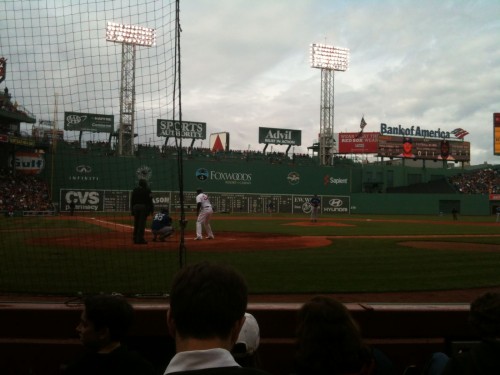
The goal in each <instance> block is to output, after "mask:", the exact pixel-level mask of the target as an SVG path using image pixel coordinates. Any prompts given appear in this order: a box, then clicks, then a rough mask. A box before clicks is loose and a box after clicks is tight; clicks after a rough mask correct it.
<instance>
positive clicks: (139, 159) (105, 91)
mask: <svg viewBox="0 0 500 375" xmlns="http://www.w3.org/2000/svg"><path fill="white" fill-rule="evenodd" d="M178 6H179V4H178V2H176V1H175V0H170V1H166V0H157V1H155V0H144V1H140V0H139V1H137V0H134V1H132V0H68V1H66V0H64V1H61V0H44V1H19V0H4V1H2V2H0V13H1V14H2V17H1V19H2V20H1V21H0V24H1V25H2V27H1V30H2V35H1V39H0V40H1V43H0V57H3V58H4V59H5V60H4V63H3V76H4V80H3V82H1V83H0V89H1V90H2V100H1V103H2V109H1V111H0V120H1V121H0V122H1V129H0V134H1V135H2V142H3V143H0V157H1V165H0V170H1V173H0V185H1V186H0V187H1V189H0V190H1V192H2V193H1V196H0V204H1V207H0V211H1V212H2V214H3V216H5V220H4V224H2V229H1V230H2V232H3V233H2V238H1V239H0V243H1V249H0V252H1V258H2V262H1V265H0V271H1V272H0V290H1V291H3V292H4V293H38V294H74V293H77V292H81V293H93V292H120V293H124V294H162V293H165V291H166V288H167V285H166V280H169V279H170V276H169V275H170V274H171V272H172V271H173V270H175V269H176V268H177V267H178V264H179V262H178V253H177V249H178V248H179V235H178V232H175V233H174V235H172V236H171V237H170V238H167V241H165V242H161V243H159V242H158V243H151V244H149V245H147V246H146V247H145V248H144V247H140V246H138V245H134V244H133V241H132V218H131V207H130V204H129V202H130V193H131V191H132V189H133V188H134V187H135V186H136V185H137V182H138V180H139V179H140V178H144V179H146V180H147V181H148V183H149V185H150V186H151V189H152V190H153V194H154V201H155V207H156V211H158V210H160V209H161V208H169V209H170V210H171V211H172V212H171V215H172V216H173V219H174V226H175V225H176V222H178V220H177V219H179V207H180V205H179V204H177V205H176V206H175V208H174V206H173V202H172V200H173V196H175V193H174V192H175V191H178V186H179V184H178V182H179V178H178V168H177V161H176V154H177V151H176V150H177V148H176V145H175V139H171V140H168V139H167V138H165V137H161V136H158V135H157V122H158V120H160V119H168V120H176V119H179V91H178V89H176V87H178V80H177V79H176V77H177V76H178V73H177V66H178V61H179V60H178V49H177V48H176V45H178V44H176V43H178V38H177V36H176V35H177V34H176V30H177V29H178V28H177V25H178V22H177V21H178V19H177V17H178V13H179V12H178ZM109 23H114V24H121V25H129V26H130V25H132V26H138V27H142V28H147V29H149V30H150V31H153V32H154V33H155V36H156V40H155V43H154V44H153V45H151V46H145V45H142V44H141V43H139V42H138V41H137V39H136V40H135V41H130V42H128V43H122V40H121V39H118V40H111V39H110V38H109V37H107V33H106V31H107V29H109V27H110V24H109ZM134 30H135V32H136V33H139V34H140V32H142V29H140V28H136V29H134ZM151 219H152V216H150V217H149V220H148V224H147V225H148V227H147V230H146V236H147V239H148V240H149V241H151V240H152V234H151V233H150V232H149V226H150V224H151ZM2 220H3V219H2Z"/></svg>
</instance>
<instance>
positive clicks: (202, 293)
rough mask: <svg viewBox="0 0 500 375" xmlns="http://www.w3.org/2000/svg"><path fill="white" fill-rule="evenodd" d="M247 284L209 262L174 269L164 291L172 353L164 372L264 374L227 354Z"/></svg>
mask: <svg viewBox="0 0 500 375" xmlns="http://www.w3.org/2000/svg"><path fill="white" fill-rule="evenodd" d="M247 294H248V290H247V285H246V282H245V280H244V279H243V277H242V276H241V275H240V274H239V273H238V272H236V271H235V270H234V269H232V268H230V267H227V266H223V265H217V264H214V263H209V262H202V263H197V264H194V265H191V266H187V267H185V268H183V269H182V270H180V271H179V272H178V273H177V274H176V276H175V278H174V280H173V283H172V286H171V290H170V308H169V310H168V312H167V324H168V329H169V332H170V334H171V335H172V336H173V337H174V338H175V344H176V353H177V354H176V355H175V356H174V357H173V358H172V360H171V361H170V363H169V365H168V366H167V369H166V370H165V375H167V374H172V375H173V374H179V375H180V374H183V375H188V374H192V375H194V374H197V375H208V374H214V375H215V374H227V375H232V374H240V375H259V374H260V375H264V374H267V373H265V372H263V371H261V370H258V369H255V368H245V367H241V366H240V365H239V364H238V363H237V362H236V361H235V359H234V357H233V356H232V355H231V349H232V348H233V347H234V344H235V343H236V340H237V339H238V335H239V333H240V330H241V327H242V326H243V323H244V322H245V311H246V308H247V298H248V296H247Z"/></svg>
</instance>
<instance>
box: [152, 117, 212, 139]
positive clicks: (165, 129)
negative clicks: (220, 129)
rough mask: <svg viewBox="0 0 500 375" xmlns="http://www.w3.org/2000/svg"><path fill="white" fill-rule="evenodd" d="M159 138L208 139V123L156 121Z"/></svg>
mask: <svg viewBox="0 0 500 375" xmlns="http://www.w3.org/2000/svg"><path fill="white" fill-rule="evenodd" d="M156 135H157V136H158V137H178V138H193V139H206V138H207V123H206V122H193V121H182V123H181V122H180V121H174V120H161V119H159V120H156Z"/></svg>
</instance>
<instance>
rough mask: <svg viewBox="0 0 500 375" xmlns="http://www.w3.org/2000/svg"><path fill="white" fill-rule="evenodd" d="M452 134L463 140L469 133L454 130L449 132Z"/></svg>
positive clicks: (463, 130) (458, 129) (459, 129)
mask: <svg viewBox="0 0 500 375" xmlns="http://www.w3.org/2000/svg"><path fill="white" fill-rule="evenodd" d="M451 133H452V134H455V137H457V138H460V139H463V138H464V137H465V136H466V135H467V134H469V132H468V131H467V130H465V129H462V128H456V129H454V130H452V131H451Z"/></svg>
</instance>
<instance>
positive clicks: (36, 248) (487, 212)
mask: <svg viewBox="0 0 500 375" xmlns="http://www.w3.org/2000/svg"><path fill="white" fill-rule="evenodd" d="M49 3H50V2H49ZM69 3H72V4H71V5H69ZM77 3H78V2H68V5H66V4H65V5H64V6H62V8H61V9H60V10H61V12H62V13H63V16H62V17H57V16H55V15H54V13H57V12H56V10H55V9H45V8H40V9H31V10H30V12H17V10H19V9H17V8H16V6H15V4H17V2H16V1H11V0H8V1H6V2H5V4H3V5H1V7H2V11H3V12H4V13H5V14H7V16H8V18H9V19H12V20H14V21H16V22H17V24H18V26H19V29H18V30H16V33H19V35H18V36H17V35H16V34H12V35H16V36H15V37H12V38H10V39H9V40H7V39H6V41H5V43H2V46H1V49H0V57H1V59H0V88H1V91H0V103H1V109H0V188H1V191H0V214H1V218H0V220H1V222H2V225H1V227H0V232H1V237H0V244H1V246H0V254H1V259H2V260H1V263H0V316H1V319H0V324H1V329H0V332H2V333H1V334H0V347H1V350H0V352H1V353H2V354H0V372H2V373H7V374H10V373H12V374H14V373H15V374H58V373H62V370H61V369H62V368H63V367H64V364H66V363H67V362H68V361H69V359H70V358H71V357H73V356H74V355H76V354H77V353H78V352H79V351H80V350H81V348H80V343H79V340H78V336H77V334H76V332H75V330H74V327H75V325H76V322H77V321H78V317H79V314H80V312H81V308H82V299H83V298H84V297H85V296H88V295H92V294H99V293H106V294H119V295H123V296H125V297H126V298H127V299H129V300H130V301H132V302H133V304H134V307H135V308H136V310H137V323H136V325H137V326H136V328H135V329H134V330H133V332H132V333H131V337H130V342H129V345H131V346H133V347H135V348H136V349H137V350H139V351H141V352H143V353H145V355H146V356H148V357H149V359H150V360H151V362H152V363H154V364H155V366H157V368H158V369H164V368H165V365H166V363H168V358H169V357H168V356H169V355H170V353H172V350H173V343H172V338H171V337H169V334H168V331H167V328H166V325H165V314H166V310H167V309H168V303H169V288H170V283H171V279H172V277H173V275H174V274H175V273H176V272H177V271H178V270H179V269H180V268H182V267H184V266H185V265H187V264H192V263H195V262H198V261H203V260H209V261H213V262H219V263H224V264H229V265H231V266H233V267H234V268H236V269H237V270H238V271H239V272H241V273H242V275H243V276H244V278H245V279H246V281H247V283H248V288H249V305H248V310H249V311H250V312H252V314H254V315H255V317H256V318H257V320H258V321H259V324H260V329H261V345H260V348H259V350H260V356H261V362H262V367H263V368H264V369H265V370H266V371H269V372H270V373H273V374H290V373H291V371H292V369H291V367H290V366H291V365H292V363H291V362H290V360H289V358H290V356H291V355H293V348H294V346H293V344H294V341H293V337H294V332H295V331H294V322H295V314H296V312H297V310H298V308H299V307H300V305H301V304H302V303H304V302H306V301H307V300H309V299H310V298H311V297H312V296H314V295H318V294H320V295H328V296H332V297H334V298H335V299H337V300H339V301H341V302H342V303H344V304H345V305H346V306H347V307H348V309H349V310H350V311H351V313H352V314H353V316H354V317H355V318H356V320H357V321H358V322H359V324H360V326H361V329H362V332H363V335H364V336H365V337H366V339H367V341H368V342H369V343H371V344H373V345H378V346H379V347H381V348H382V349H383V350H384V352H386V353H387V354H388V355H389V356H390V357H391V359H392V360H393V362H394V364H395V368H396V373H403V372H404V371H405V369H407V368H408V366H415V368H421V367H422V366H423V364H424V363H425V360H426V358H428V357H429V356H430V355H431V354H432V353H433V352H436V351H444V352H449V353H452V352H453V351H456V350H459V349H460V348H463V347H464V345H465V344H464V343H469V344H470V343H473V342H475V341H477V337H476V336H474V333H473V332H471V330H470V329H469V328H468V326H467V314H468V311H469V310H468V309H469V303H470V302H471V301H472V300H473V299H474V298H476V297H477V296H479V295H480V294H482V293H484V292H487V291H493V292H495V291H498V290H499V287H500V272H499V271H500V219H499V217H500V166H497V165H490V164H482V165H477V166H475V165H471V163H470V159H471V158H470V155H471V149H473V148H474V144H472V143H470V142H468V141H467V140H466V138H465V137H466V135H467V132H466V131H465V130H463V129H425V128H420V127H417V128H415V127H414V126H408V127H405V126H401V125H399V127H393V126H389V125H387V124H385V123H382V124H380V130H379V131H370V132H365V131H364V125H366V123H365V122H364V118H363V119H362V121H361V125H360V129H359V131H355V132H335V131H334V129H333V126H332V123H331V122H329V120H332V117H333V113H331V114H330V113H327V112H328V108H329V106H328V105H327V104H328V103H326V102H325V101H323V102H322V111H324V112H323V113H322V115H323V114H325V116H324V117H322V124H321V125H320V126H318V127H319V128H320V132H319V136H318V140H317V142H314V143H312V144H310V145H306V148H307V150H308V153H307V154H306V153H303V154H298V153H295V152H294V151H293V149H292V148H293V147H294V146H304V145H302V133H303V132H305V131H308V130H306V129H288V128H286V127H282V128H272V127H256V128H255V138H258V139H259V144H260V145H261V146H262V148H261V149H258V150H257V149H256V150H250V149H247V150H238V149H233V148H232V146H231V141H233V139H232V137H234V134H232V133H231V132H230V131H226V132H212V131H211V129H210V124H207V123H204V122H194V121H191V120H190V119H183V118H182V107H181V105H180V104H181V99H182V91H181V85H180V82H179V81H180V73H179V71H180V69H181V66H182V64H181V59H180V46H181V44H182V39H181V38H180V31H179V28H180V26H179V23H180V22H179V20H180V17H179V9H180V8H181V4H179V3H180V2H179V0H177V1H175V0H172V1H163V2H158V1H153V0H151V1H146V2H144V4H143V5H142V6H143V8H144V9H143V10H141V11H138V10H137V9H134V8H136V7H140V6H138V5H134V6H130V7H129V8H127V9H124V8H121V7H120V6H119V5H117V4H118V3H119V2H116V1H111V2H107V3H109V4H111V5H109V6H105V5H104V4H105V3H106V2H105V1H92V2H90V3H89V4H84V3H85V2H84V1H82V2H80V3H78V5H75V4H77ZM94 5H95V6H94ZM39 6H42V5H39ZM85 7H88V9H87V10H86V11H84V8H85ZM104 10H105V12H104ZM153 10H154V11H153ZM21 13H22V14H23V16H21V15H20V14H21ZM28 13H29V18H30V22H28V23H26V19H25V17H26V16H27V14H28ZM136 13H138V14H136ZM83 14H85V16H83ZM105 16H107V17H112V18H110V19H105V18H103V17H105ZM74 17H77V18H78V26H77V27H76V26H75V19H73V18H74ZM23 19H24V23H23ZM118 19H120V20H123V22H124V23H125V24H131V25H137V24H142V25H147V26H148V27H152V28H151V29H148V28H144V30H142V29H141V31H143V32H144V34H148V33H151V35H150V38H154V37H156V36H158V37H157V39H156V41H151V40H149V39H147V38H145V39H144V40H139V39H137V38H136V39H134V41H129V40H128V39H126V38H127V37H126V36H125V37H124V36H123V35H120V33H119V32H118V31H117V30H122V31H123V29H124V28H126V25H118V24H115V23H112V22H108V21H112V20H118ZM106 22H107V23H106ZM28 25H31V26H28ZM103 25H104V26H103ZM71 26H73V27H71ZM52 27H53V28H54V29H53V30H51V31H50V32H49V34H48V36H47V37H46V38H44V34H43V32H44V30H45V29H51V28H52ZM103 27H104V28H106V37H105V38H104V37H103V38H101V36H100V34H102V29H103ZM67 30H71V31H69V32H68V31H67ZM64 33H65V38H60V37H58V35H59V36H60V35H62V34H64ZM85 34H88V35H90V38H86V37H85V36H84V35H85ZM97 34H99V36H96V40H94V39H93V36H94V35H97ZM160 35H162V36H163V37H162V38H160V37H159V36H160ZM165 36H168V37H165ZM99 38H101V39H103V40H97V39H99ZM153 44H154V45H155V48H150V47H151V46H152V45H153ZM20 46H24V47H23V48H21V47H20ZM62 51H64V52H62ZM60 54H65V55H67V57H68V60H65V61H64V64H63V63H62V62H61V61H60V60H58V56H59V55H60ZM322 69H325V68H324V67H323V68H322ZM326 70H328V69H326ZM327 73H328V72H327ZM35 77H36V78H35ZM33 85H38V86H39V87H37V89H36V90H35V88H34V86H33ZM14 88H15V89H14ZM322 90H323V93H325V92H328V90H329V87H328V82H322ZM35 93H36V94H35ZM326 96H327V95H326ZM322 100H328V98H323V95H322ZM332 100H333V99H332ZM492 127H493V128H494V129H495V130H494V131H496V129H497V128H498V129H499V130H498V131H500V115H498V114H494V115H493V124H492ZM494 134H495V133H494ZM493 137H494V138H495V139H496V138H497V137H498V136H495V135H494V136H493ZM493 137H492V138H493ZM203 142H204V143H205V145H206V146H205V147H203ZM200 143H201V146H199V144H200ZM273 146H274V149H275V150H276V149H280V152H276V151H269V150H268V148H269V147H271V149H273ZM498 152H499V154H500V146H499V147H498ZM139 180H146V181H147V184H148V186H149V187H150V188H151V190H152V199H153V203H154V211H155V212H158V211H160V210H167V211H168V212H169V214H170V216H171V217H172V219H173V229H174V232H173V234H172V235H171V236H169V237H168V238H166V240H165V241H162V242H159V241H153V240H152V239H153V236H152V233H151V229H149V228H150V225H151V220H152V216H149V217H148V221H147V225H148V227H147V228H146V240H147V242H148V243H147V244H145V245H137V244H135V243H134V241H133V240H132V233H133V230H134V218H133V216H132V215H131V212H132V209H133V208H132V207H131V203H130V202H131V194H132V191H133V189H134V188H135V187H136V186H137V185H138V183H139ZM197 189H202V190H203V191H204V192H205V193H206V194H207V195H208V196H209V198H210V202H211V204H212V206H213V210H214V214H213V215H212V221H211V226H212V229H213V231H214V234H215V238H214V239H213V240H210V241H209V240H205V239H203V240H202V241H195V239H194V238H195V236H196V234H195V226H196V220H197V207H196V206H197V203H196V191H197ZM313 195H317V196H318V197H319V199H320V204H319V218H318V220H317V221H313V220H311V212H312V210H313V208H312V205H311V198H312V197H313ZM159 373H160V372H159Z"/></svg>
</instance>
